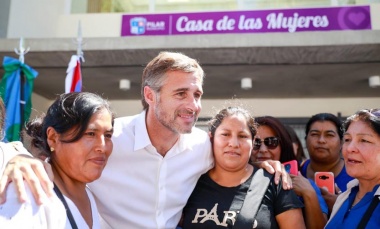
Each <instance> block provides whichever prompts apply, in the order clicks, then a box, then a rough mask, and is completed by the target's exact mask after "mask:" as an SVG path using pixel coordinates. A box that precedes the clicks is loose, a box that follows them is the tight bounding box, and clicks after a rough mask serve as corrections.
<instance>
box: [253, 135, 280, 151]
mask: <svg viewBox="0 0 380 229" xmlns="http://www.w3.org/2000/svg"><path fill="white" fill-rule="evenodd" d="M263 142H264V145H265V146H266V147H267V148H268V149H276V147H277V146H278V144H279V143H280V139H279V138H277V137H267V138H264V140H261V139H260V138H256V139H255V141H254V142H253V150H259V149H260V147H261V144H262V143H263Z"/></svg>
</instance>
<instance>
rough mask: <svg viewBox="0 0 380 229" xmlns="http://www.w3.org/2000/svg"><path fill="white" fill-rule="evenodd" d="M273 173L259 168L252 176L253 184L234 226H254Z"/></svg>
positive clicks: (240, 227)
mask: <svg viewBox="0 0 380 229" xmlns="http://www.w3.org/2000/svg"><path fill="white" fill-rule="evenodd" d="M272 176H273V175H272V174H270V173H268V172H266V171H264V170H263V169H259V170H257V171H256V173H255V174H254V175H253V177H252V181H251V184H250V186H249V189H248V191H247V195H246V197H245V199H244V202H243V206H242V207H241V210H240V212H239V214H238V215H237V217H236V221H235V223H234V225H233V227H232V228H239V229H242V228H252V225H253V222H254V219H255V217H256V213H257V210H258V209H259V206H260V204H261V201H262V199H263V197H264V194H265V192H266V191H267V189H268V185H269V182H270V180H271V178H272Z"/></svg>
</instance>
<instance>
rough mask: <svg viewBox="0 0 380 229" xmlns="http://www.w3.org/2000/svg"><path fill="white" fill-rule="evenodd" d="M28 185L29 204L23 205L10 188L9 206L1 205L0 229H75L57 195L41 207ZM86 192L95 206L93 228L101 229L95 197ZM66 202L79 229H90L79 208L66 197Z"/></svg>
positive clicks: (46, 200) (14, 191) (10, 186)
mask: <svg viewBox="0 0 380 229" xmlns="http://www.w3.org/2000/svg"><path fill="white" fill-rule="evenodd" d="M24 184H25V188H26V191H27V201H26V202H25V203H19V201H18V198H17V194H16V189H15V186H14V184H13V183H11V184H9V187H8V189H7V197H6V198H7V199H6V202H5V203H4V204H2V205H0V228H31V229H32V228H36V229H37V228H38V229H48V228H49V229H53V228H54V229H60V228H62V229H71V225H70V222H69V220H68V218H67V215H66V210H65V207H64V205H63V204H62V202H61V200H60V199H59V198H58V197H57V196H56V195H54V196H53V197H52V198H51V199H49V198H48V197H47V196H44V197H43V200H44V204H42V205H38V204H37V203H36V202H35V200H34V197H33V195H32V192H31V190H30V188H29V185H28V184H27V183H26V182H24ZM86 191H87V194H88V197H89V199H90V203H91V211H92V220H93V227H92V228H93V229H99V228H100V219H99V213H98V209H97V207H96V204H95V200H94V197H93V196H92V194H91V192H90V191H89V190H88V189H86ZM65 200H66V202H67V204H68V206H69V208H70V211H71V213H72V214H73V216H74V219H75V222H76V224H77V226H78V228H80V229H82V228H89V227H88V225H87V223H86V221H85V220H84V218H83V217H82V215H81V214H80V212H79V210H78V208H77V207H76V206H75V204H74V203H73V202H72V201H71V200H70V199H69V198H67V197H66V196H65Z"/></svg>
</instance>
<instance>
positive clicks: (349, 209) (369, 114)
mask: <svg viewBox="0 0 380 229" xmlns="http://www.w3.org/2000/svg"><path fill="white" fill-rule="evenodd" d="M343 126H344V129H345V130H346V132H345V133H344V141H343V148H342V152H343V157H344V162H345V164H346V170H347V173H348V174H349V175H350V176H352V177H354V178H356V179H355V180H353V181H351V182H350V183H348V185H347V187H348V189H347V191H346V192H344V193H343V194H342V195H340V196H339V197H338V199H337V201H336V203H335V205H334V208H333V212H332V214H331V218H330V221H329V223H328V224H327V226H326V228H380V217H379V216H380V205H379V204H378V203H379V198H380V188H379V186H380V173H379V167H380V110H379V109H376V110H360V111H358V112H357V113H356V114H354V115H352V116H350V117H349V118H347V120H346V122H345V123H344V125H343Z"/></svg>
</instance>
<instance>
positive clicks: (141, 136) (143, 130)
mask: <svg viewBox="0 0 380 229" xmlns="http://www.w3.org/2000/svg"><path fill="white" fill-rule="evenodd" d="M192 131H195V129H194V127H193V130H192ZM192 137H194V136H192V134H180V136H179V139H178V141H177V142H176V143H175V144H174V146H173V147H172V148H171V149H170V150H169V151H171V150H173V149H174V150H175V151H176V152H175V154H178V153H180V152H183V151H185V150H192V145H193V144H191V142H192ZM147 146H153V145H152V142H151V141H150V138H149V135H148V129H147V127H146V110H144V111H143V112H141V113H140V114H139V115H138V116H137V119H136V125H135V147H134V150H135V151H136V150H140V149H143V148H145V147H147Z"/></svg>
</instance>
